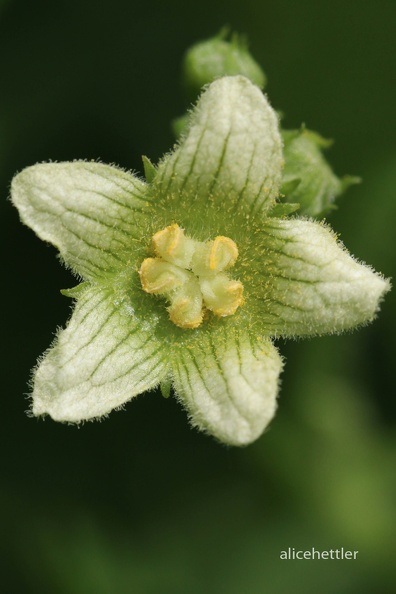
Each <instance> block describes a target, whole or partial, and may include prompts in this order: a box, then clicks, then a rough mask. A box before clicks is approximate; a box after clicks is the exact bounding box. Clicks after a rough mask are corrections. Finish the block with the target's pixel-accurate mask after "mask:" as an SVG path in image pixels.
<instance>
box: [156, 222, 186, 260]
mask: <svg viewBox="0 0 396 594" xmlns="http://www.w3.org/2000/svg"><path fill="white" fill-rule="evenodd" d="M152 243H153V249H154V252H155V254H156V256H158V257H159V258H162V259H163V260H166V261H167V262H171V264H176V266H181V267H182V268H189V267H190V264H191V259H192V256H193V253H194V250H195V245H196V242H195V241H194V240H192V239H190V238H189V237H186V236H185V235H184V231H183V229H182V228H181V227H179V225H177V224H176V223H174V224H173V225H169V226H168V227H165V229H162V230H161V231H158V232H157V233H155V235H153V238H152Z"/></svg>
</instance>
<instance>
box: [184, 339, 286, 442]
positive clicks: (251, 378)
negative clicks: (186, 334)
mask: <svg viewBox="0 0 396 594" xmlns="http://www.w3.org/2000/svg"><path fill="white" fill-rule="evenodd" d="M281 368H282V361H281V358H280V356H279V354H278V351H277V350H276V349H275V347H274V346H273V345H272V343H271V342H270V341H262V342H261V344H260V343H259V341H258V342H257V341H256V344H255V345H253V344H252V343H251V341H250V340H249V338H248V337H247V336H246V335H241V336H230V335H229V333H228V334H226V333H225V332H224V334H222V335H221V336H220V337H218V339H217V340H215V339H213V338H211V335H210V333H205V334H203V335H202V337H201V338H200V340H199V341H197V344H196V345H195V346H194V348H191V349H184V350H182V351H181V352H180V353H179V354H178V355H177V357H176V360H175V362H174V365H173V376H174V386H175V390H176V393H177V395H178V397H179V399H180V401H181V403H182V404H183V405H184V406H185V407H186V409H187V410H188V412H189V414H190V419H191V422H192V424H193V425H195V426H196V427H198V428H199V429H202V430H203V431H206V432H208V433H210V434H211V435H213V436H214V437H216V438H217V439H219V440H220V441H222V442H224V443H227V444H230V445H247V444H248V443H250V442H252V441H254V440H255V439H257V438H258V437H259V436H260V435H261V433H262V432H263V431H264V429H265V427H266V426H267V425H268V423H269V422H270V421H271V419H272V417H273V416H274V414H275V410H276V396H277V391H278V376H279V373H280V371H281Z"/></svg>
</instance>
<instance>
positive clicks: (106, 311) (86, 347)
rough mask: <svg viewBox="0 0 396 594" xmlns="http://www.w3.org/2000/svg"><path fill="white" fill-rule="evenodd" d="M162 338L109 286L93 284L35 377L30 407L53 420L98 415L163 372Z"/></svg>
mask: <svg viewBox="0 0 396 594" xmlns="http://www.w3.org/2000/svg"><path fill="white" fill-rule="evenodd" d="M166 368H167V365H166V362H165V355H164V352H163V348H162V345H161V343H159V342H158V341H157V340H156V339H155V337H154V335H153V334H152V333H151V332H149V331H144V330H142V329H141V324H140V323H139V322H138V321H137V320H136V319H134V317H133V316H132V315H131V313H130V312H129V311H128V309H127V308H126V306H123V305H122V304H121V305H119V304H116V303H115V301H114V294H113V293H112V292H111V290H108V289H99V288H98V287H92V288H89V289H87V290H85V291H84V293H83V294H82V296H81V297H80V298H79V300H78V302H77V304H76V307H75V310H74V312H73V315H72V318H71V319H70V321H69V324H68V326H67V328H66V329H65V330H61V331H60V332H59V335H58V337H57V339H56V341H55V343H54V345H53V346H52V348H51V349H49V351H48V352H47V353H46V354H45V356H44V358H43V359H42V361H41V363H40V364H39V366H38V368H37V370H36V372H35V377H34V390H33V413H34V414H35V415H42V414H49V415H50V416H51V417H52V418H53V419H55V420H56V421H69V422H78V421H82V420H84V419H90V418H94V417H100V416H101V415H105V414H107V413H108V412H110V411H111V410H112V409H113V408H116V407H118V406H120V405H122V404H124V403H125V402H126V401H127V400H129V399H130V398H132V397H133V396H136V395H137V394H140V393H141V392H144V391H145V390H149V389H150V388H153V387H155V386H156V385H157V384H158V383H159V382H160V381H161V380H163V379H164V377H165V376H166Z"/></svg>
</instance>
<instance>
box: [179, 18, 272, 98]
mask: <svg viewBox="0 0 396 594" xmlns="http://www.w3.org/2000/svg"><path fill="white" fill-rule="evenodd" d="M226 35H227V31H226V30H222V31H221V32H220V33H219V34H218V35H216V37H212V38H211V39H207V40H205V41H202V42H200V43H197V44H195V45H193V46H192V47H191V48H190V49H189V50H188V51H187V53H186V55H185V58H184V63H183V82H184V85H185V87H186V91H187V94H188V96H189V98H190V99H191V100H195V98H196V97H197V95H199V93H200V92H201V89H202V87H203V86H204V85H207V84H208V83H211V82H212V81H213V80H215V79H216V78H218V77H220V76H234V75H237V74H242V75H243V76H245V77H246V78H248V79H250V80H251V81H252V83H254V84H255V85H257V86H258V87H260V89H263V88H264V86H265V83H266V77H265V74H264V72H263V71H262V69H261V68H260V66H259V65H258V64H257V62H256V61H255V60H254V59H253V58H252V56H251V55H250V53H249V51H248V48H247V43H246V40H245V39H244V38H243V37H241V36H239V35H236V34H233V35H232V37H231V40H230V41H226V40H225V39H224V37H225V36H226Z"/></svg>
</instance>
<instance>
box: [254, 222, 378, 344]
mask: <svg viewBox="0 0 396 594" xmlns="http://www.w3.org/2000/svg"><path fill="white" fill-rule="evenodd" d="M260 234H261V237H260ZM255 239H256V241H257V242H258V243H259V244H261V245H263V246H265V249H264V251H263V250H261V253H259V254H258V256H257V260H256V271H257V272H259V273H260V276H261V281H260V282H257V284H256V286H255V288H254V290H253V291H252V294H251V298H252V300H256V303H257V304H258V309H259V311H258V315H259V317H260V323H261V324H262V325H263V326H264V327H265V326H266V327H267V328H268V329H269V330H270V334H271V335H273V336H274V335H275V336H277V335H278V336H279V335H282V336H304V335H315V334H324V333H334V332H340V331H343V330H346V329H348V328H353V327H354V326H357V325H359V324H363V323H365V322H369V321H371V320H372V319H373V317H374V316H375V313H376V311H377V310H378V304H379V301H380V300H381V298H382V296H383V295H384V294H385V293H386V292H387V291H388V290H389V289H390V283H389V281H388V280H386V279H384V278H383V277H382V276H381V275H380V274H377V273H375V272H374V271H373V270H372V269H371V268H369V267H368V266H365V265H363V264H359V263H358V262H357V261H356V260H354V259H353V258H352V257H351V256H350V255H349V253H348V252H347V250H346V249H345V248H344V246H343V245H342V244H341V243H339V242H337V239H336V236H335V234H334V233H333V232H331V231H330V230H329V229H328V228H327V227H326V226H324V225H322V224H319V223H315V222H312V221H307V220H299V219H289V220H281V219H271V220H269V221H268V222H267V223H266V225H265V226H264V227H263V228H262V230H261V232H260V231H259V232H258V233H257V235H256V237H255ZM255 276H257V275H253V278H254V277H255ZM247 299H249V297H247ZM246 307H248V305H247V304H246Z"/></svg>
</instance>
